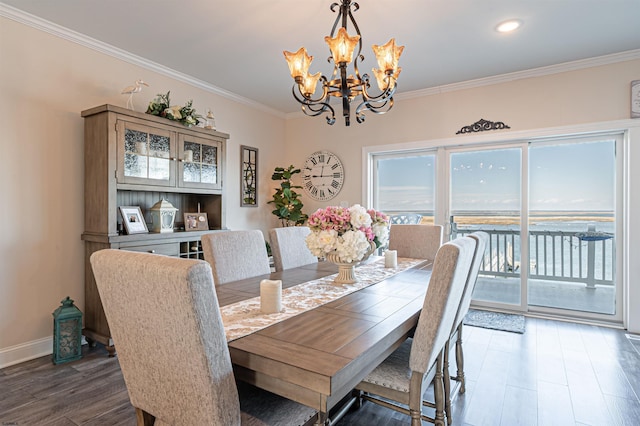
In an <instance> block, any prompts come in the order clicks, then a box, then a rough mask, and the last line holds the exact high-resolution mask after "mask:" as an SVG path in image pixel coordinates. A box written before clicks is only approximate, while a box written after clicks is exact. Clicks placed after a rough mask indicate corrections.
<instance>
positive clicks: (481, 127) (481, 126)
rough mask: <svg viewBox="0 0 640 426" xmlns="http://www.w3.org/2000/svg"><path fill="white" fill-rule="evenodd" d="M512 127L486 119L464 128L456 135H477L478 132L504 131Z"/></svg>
mask: <svg viewBox="0 0 640 426" xmlns="http://www.w3.org/2000/svg"><path fill="white" fill-rule="evenodd" d="M510 128H511V127H509V126H507V125H506V124H504V123H503V122H502V121H487V120H485V119H484V118H481V119H480V120H478V121H476V122H475V123H473V124H472V125H470V126H464V127H463V128H461V129H460V130H458V131H457V132H456V135H459V134H464V133H476V132H484V131H486V130H502V129H510Z"/></svg>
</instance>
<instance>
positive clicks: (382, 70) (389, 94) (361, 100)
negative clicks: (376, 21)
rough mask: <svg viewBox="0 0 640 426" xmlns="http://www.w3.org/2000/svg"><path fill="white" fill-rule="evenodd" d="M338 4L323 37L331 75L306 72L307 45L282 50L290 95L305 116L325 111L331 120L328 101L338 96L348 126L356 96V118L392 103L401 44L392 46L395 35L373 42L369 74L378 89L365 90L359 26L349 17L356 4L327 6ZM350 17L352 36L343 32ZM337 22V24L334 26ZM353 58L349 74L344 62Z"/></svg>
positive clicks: (386, 108) (381, 111) (332, 113)
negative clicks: (328, 31) (372, 64)
mask: <svg viewBox="0 0 640 426" xmlns="http://www.w3.org/2000/svg"><path fill="white" fill-rule="evenodd" d="M337 6H340V9H339V11H338V16H337V18H336V20H335V22H334V23H333V28H332V29H331V35H329V36H326V37H325V38H324V41H325V42H326V43H327V44H328V45H329V50H330V51H331V56H330V57H329V58H327V61H328V62H332V61H333V64H334V66H333V74H332V75H331V78H330V79H328V78H327V77H325V76H323V75H322V74H321V73H320V72H317V73H316V74H309V66H310V65H311V61H313V56H309V54H308V53H307V49H305V48H304V47H301V48H300V49H299V50H298V51H297V52H295V53H292V52H287V51H284V52H283V53H284V57H285V59H286V60H287V64H288V65H289V71H290V73H291V77H293V79H294V80H295V84H294V85H293V89H292V92H293V97H294V98H295V99H296V100H297V101H298V102H299V103H300V104H302V111H303V112H304V113H305V114H306V115H309V116H312V117H315V116H318V115H320V114H323V113H326V114H327V115H326V119H327V123H328V124H330V125H332V124H333V123H335V121H336V118H335V110H334V109H333V107H332V106H331V105H330V102H331V98H332V97H335V98H341V99H342V116H343V117H344V121H345V125H346V126H349V124H350V121H351V103H352V101H353V100H356V101H357V103H358V106H357V107H356V109H355V116H356V121H357V122H358V123H362V122H363V121H364V118H365V117H364V113H365V111H371V112H373V113H376V114H384V113H385V112H387V111H389V110H390V109H391V108H392V107H393V95H394V93H395V91H396V87H397V79H398V75H400V71H401V70H402V68H400V67H398V60H399V59H400V55H401V54H402V51H403V50H404V46H396V41H395V39H393V38H392V39H391V40H389V41H388V42H387V43H386V44H384V45H382V46H378V45H375V44H374V45H373V46H372V49H373V53H374V54H375V56H376V59H377V61H378V67H379V68H377V69H376V68H373V69H372V71H373V75H374V77H375V79H376V82H377V86H378V89H379V93H378V94H377V95H375V94H372V93H370V92H369V89H370V88H371V84H370V82H369V75H368V74H362V75H360V70H359V69H358V63H359V61H363V60H364V55H362V54H361V52H362V38H361V37H360V29H359V28H358V24H357V23H356V21H355V20H354V19H353V14H352V12H355V11H357V10H358V9H359V8H360V6H359V5H358V3H356V2H351V0H341V2H340V4H338V3H333V4H332V5H331V7H330V9H331V11H332V12H334V13H335V11H336V7H337ZM348 21H350V22H351V24H352V25H353V28H354V29H355V31H356V34H357V35H355V36H353V37H352V36H350V35H349V34H348V33H347V22H348ZM338 23H340V25H341V26H340V28H338V30H337V32H336V28H337V27H338ZM356 46H357V47H358V51H357V52H356V56H355V60H353V53H354V50H355V48H356ZM351 62H353V74H348V66H349V64H350V63H351ZM318 82H320V83H321V87H320V89H321V93H319V95H317V97H314V96H315V93H316V91H318Z"/></svg>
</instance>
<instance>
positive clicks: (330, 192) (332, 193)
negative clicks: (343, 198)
mask: <svg viewBox="0 0 640 426" xmlns="http://www.w3.org/2000/svg"><path fill="white" fill-rule="evenodd" d="M327 192H328V193H329V194H330V195H334V194H335V192H333V191H332V190H331V187H329V188H327Z"/></svg>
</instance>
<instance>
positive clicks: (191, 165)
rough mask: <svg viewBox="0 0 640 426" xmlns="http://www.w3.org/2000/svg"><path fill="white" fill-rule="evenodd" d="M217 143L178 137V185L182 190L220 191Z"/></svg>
mask: <svg viewBox="0 0 640 426" xmlns="http://www.w3.org/2000/svg"><path fill="white" fill-rule="evenodd" d="M221 146H222V144H221V143H220V142H219V141H215V140H210V139H205V138H199V137H196V136H189V135H183V134H181V135H179V154H180V161H179V164H180V166H179V168H178V169H179V170H178V176H179V185H180V186H181V187H183V188H208V189H221V188H222V182H221V176H222V170H221V158H220V156H221V150H220V147H221Z"/></svg>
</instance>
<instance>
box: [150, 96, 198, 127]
mask: <svg viewBox="0 0 640 426" xmlns="http://www.w3.org/2000/svg"><path fill="white" fill-rule="evenodd" d="M170 93H171V91H169V92H167V94H166V95H163V94H158V95H157V96H156V98H155V99H154V100H152V101H151V102H149V106H148V107H147V114H151V115H157V116H159V117H164V118H167V119H169V120H173V121H179V122H180V123H182V124H184V125H185V126H187V127H191V126H193V125H196V124H198V123H199V122H200V121H201V120H200V119H201V118H202V116H201V115H199V114H197V113H196V110H195V108H193V100H190V101H189V102H187V103H186V104H185V105H184V106H182V107H180V106H176V105H174V106H171V100H170V99H169V94H170Z"/></svg>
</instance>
